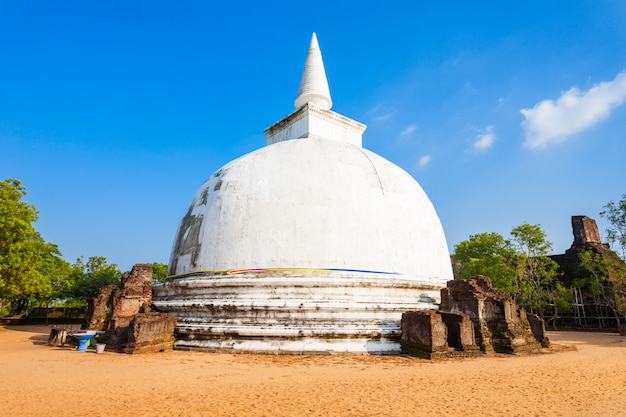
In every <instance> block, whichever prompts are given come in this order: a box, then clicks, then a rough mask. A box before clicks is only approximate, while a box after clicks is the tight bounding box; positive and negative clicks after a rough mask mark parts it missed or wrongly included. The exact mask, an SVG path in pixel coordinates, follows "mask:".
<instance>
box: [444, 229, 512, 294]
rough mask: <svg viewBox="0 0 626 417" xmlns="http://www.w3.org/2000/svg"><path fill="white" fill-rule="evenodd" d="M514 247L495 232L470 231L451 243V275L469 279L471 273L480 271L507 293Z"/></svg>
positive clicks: (475, 273) (509, 291)
mask: <svg viewBox="0 0 626 417" xmlns="http://www.w3.org/2000/svg"><path fill="white" fill-rule="evenodd" d="M514 258H515V251H514V250H513V247H512V246H511V243H510V242H509V241H508V240H506V239H504V237H502V235H500V234H498V233H478V234H475V235H471V236H470V238H469V240H464V241H462V242H459V243H457V244H456V245H455V246H454V253H453V254H452V264H453V266H454V277H455V279H469V278H471V277H472V276H474V275H484V276H487V277H489V278H490V279H491V282H492V284H493V286H494V287H495V288H497V289H499V290H501V291H504V292H507V293H511V292H512V291H513V284H514V280H515V276H516V270H515V267H514V265H513V259H514Z"/></svg>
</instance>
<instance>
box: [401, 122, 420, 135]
mask: <svg viewBox="0 0 626 417" xmlns="http://www.w3.org/2000/svg"><path fill="white" fill-rule="evenodd" d="M415 129H417V123H411V124H410V125H408V126H407V127H406V128H405V129H404V130H403V131H402V133H400V136H401V137H403V138H405V137H407V136H409V135H410V134H411V133H413V132H415Z"/></svg>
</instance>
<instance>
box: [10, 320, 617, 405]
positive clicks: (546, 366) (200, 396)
mask: <svg viewBox="0 0 626 417" xmlns="http://www.w3.org/2000/svg"><path fill="white" fill-rule="evenodd" d="M48 333H49V327H46V326H12V327H0V378H1V379H0V380H1V381H2V382H1V384H2V385H1V388H0V389H1V394H0V398H2V402H1V405H0V414H1V415H6V416H70V415H72V416H77V415H86V416H87V415H88V416H620V415H622V416H623V415H626V338H624V337H620V336H618V335H616V334H609V333H577V332H555V333H549V337H550V339H551V340H552V342H553V344H557V345H558V347H560V349H557V350H559V351H558V352H556V353H549V354H535V355H522V356H498V357H480V358H473V359H454V360H445V361H435V362H431V361H426V360H421V359H411V358H404V357H372V356H273V355H241V354H239V355H232V354H210V353H195V352H194V353H192V352H178V351H176V352H164V353H156V354H143V355H124V354H115V353H108V352H105V353H103V354H96V353H95V352H94V351H88V352H84V353H81V352H76V351H74V350H72V349H69V348H57V347H51V346H47V345H46V342H47V337H48ZM568 347H569V348H568Z"/></svg>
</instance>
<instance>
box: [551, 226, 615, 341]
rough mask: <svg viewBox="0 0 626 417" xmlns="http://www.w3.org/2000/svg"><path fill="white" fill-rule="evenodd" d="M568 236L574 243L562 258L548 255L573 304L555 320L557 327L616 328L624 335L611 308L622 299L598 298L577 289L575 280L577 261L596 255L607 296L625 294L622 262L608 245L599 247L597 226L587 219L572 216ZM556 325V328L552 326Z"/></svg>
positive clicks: (600, 242) (587, 290)
mask: <svg viewBox="0 0 626 417" xmlns="http://www.w3.org/2000/svg"><path fill="white" fill-rule="evenodd" d="M572 232H573V235H574V241H573V242H572V245H571V247H570V248H569V249H567V250H566V251H565V253H564V254H559V255H552V256H550V258H552V259H553V260H554V261H555V262H556V263H558V264H559V272H560V273H561V274H562V275H561V277H560V278H559V279H560V280H561V282H562V283H563V284H564V285H565V286H567V287H573V288H574V301H573V303H572V313H571V314H562V315H561V316H562V317H560V318H559V319H558V324H559V326H561V327H573V328H580V327H583V328H584V327H587V328H616V327H617V328H618V330H621V331H622V332H626V331H625V329H624V328H623V325H622V326H618V324H617V323H618V320H621V319H620V318H619V317H617V315H616V312H615V311H613V307H612V306H611V304H614V305H617V304H620V303H622V302H623V299H624V297H618V299H615V298H612V297H613V296H610V297H603V296H599V295H598V294H594V292H593V291H590V290H589V289H586V288H580V287H578V286H577V285H576V279H577V278H578V276H579V268H580V257H581V254H582V253H584V252H587V251H589V252H591V253H592V254H593V255H599V256H600V258H601V259H602V260H603V261H604V262H605V263H606V264H607V265H609V267H608V268H607V273H608V282H607V283H606V284H605V285H606V286H607V288H606V290H607V292H606V293H607V294H610V293H611V292H612V291H611V290H612V289H611V288H610V286H611V285H612V286H613V289H614V290H616V292H617V293H618V294H620V293H621V294H626V288H625V284H624V278H623V277H624V275H623V274H624V271H626V262H624V261H623V260H622V259H621V258H620V257H619V255H618V254H617V253H616V252H614V251H613V250H611V247H610V245H609V244H608V243H602V241H601V240H600V233H599V231H598V226H597V224H596V221H595V220H594V219H591V218H589V217H587V216H572ZM555 325H556V324H555Z"/></svg>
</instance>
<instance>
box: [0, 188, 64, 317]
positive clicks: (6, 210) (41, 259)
mask: <svg viewBox="0 0 626 417" xmlns="http://www.w3.org/2000/svg"><path fill="white" fill-rule="evenodd" d="M25 195H26V188H25V187H24V186H23V185H22V184H21V182H20V181H19V180H17V179H13V178H7V179H6V180H4V181H2V182H0V311H2V310H5V311H6V308H7V307H8V306H9V305H10V306H11V310H12V312H13V313H14V314H18V313H21V312H23V311H24V310H25V309H26V308H27V307H28V305H29V304H30V303H31V302H32V301H33V300H43V299H46V298H47V297H49V296H50V295H51V293H52V290H53V289H52V284H51V282H50V277H49V276H48V274H47V273H46V266H47V265H49V264H50V263H52V262H60V261H59V260H60V253H59V250H58V248H57V246H56V245H53V244H51V243H47V242H46V241H45V240H44V239H43V238H42V237H41V235H40V234H39V233H38V232H37V231H36V230H35V227H34V226H33V223H34V222H35V221H37V219H38V218H39V213H38V211H37V209H36V208H35V206H34V205H32V204H29V203H27V202H25V201H22V198H23V197H24V196H25Z"/></svg>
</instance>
